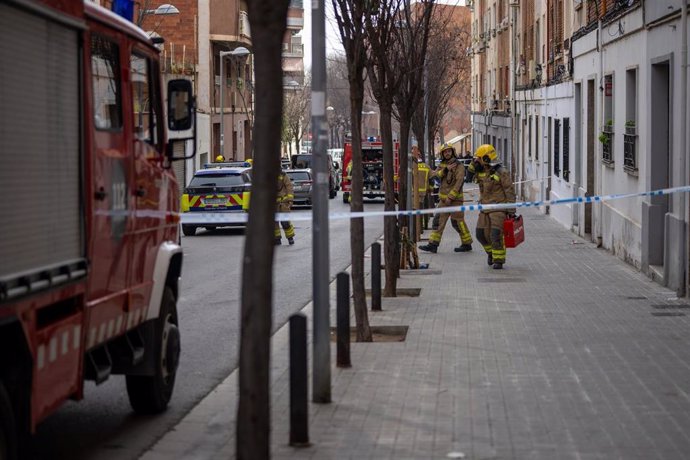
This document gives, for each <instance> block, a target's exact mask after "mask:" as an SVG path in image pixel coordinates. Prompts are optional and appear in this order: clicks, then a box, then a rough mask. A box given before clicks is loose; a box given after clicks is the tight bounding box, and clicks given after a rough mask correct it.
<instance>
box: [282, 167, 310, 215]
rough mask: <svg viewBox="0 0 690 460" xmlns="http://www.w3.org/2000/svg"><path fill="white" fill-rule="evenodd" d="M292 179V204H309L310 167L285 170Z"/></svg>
mask: <svg viewBox="0 0 690 460" xmlns="http://www.w3.org/2000/svg"><path fill="white" fill-rule="evenodd" d="M285 173H286V174H287V175H288V177H289V178H290V180H291V181H292V189H293V192H294V195H295V199H294V200H293V202H292V205H293V207H294V206H311V187H312V176H311V169H288V170H286V171H285Z"/></svg>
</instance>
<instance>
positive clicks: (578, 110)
mask: <svg viewBox="0 0 690 460" xmlns="http://www.w3.org/2000/svg"><path fill="white" fill-rule="evenodd" d="M573 115H574V116H575V120H574V121H575V138H574V139H573V140H574V141H575V145H574V147H575V194H574V196H580V187H582V137H581V136H582V84H581V83H575V113H574V114H573ZM564 163H565V162H564ZM564 167H565V165H564ZM579 225H580V206H573V226H577V227H579ZM577 233H580V232H579V229H578V232H577Z"/></svg>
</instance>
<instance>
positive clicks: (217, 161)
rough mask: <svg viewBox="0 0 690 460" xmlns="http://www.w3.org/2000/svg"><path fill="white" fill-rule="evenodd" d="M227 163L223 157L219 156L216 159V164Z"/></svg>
mask: <svg viewBox="0 0 690 460" xmlns="http://www.w3.org/2000/svg"><path fill="white" fill-rule="evenodd" d="M224 161H225V157H224V156H223V155H218V156H217V157H216V163H223V162H224Z"/></svg>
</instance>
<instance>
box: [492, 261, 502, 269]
mask: <svg viewBox="0 0 690 460" xmlns="http://www.w3.org/2000/svg"><path fill="white" fill-rule="evenodd" d="M501 269H503V264H502V263H501V262H496V263H495V264H494V270H501Z"/></svg>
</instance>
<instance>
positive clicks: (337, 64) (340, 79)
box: [326, 53, 351, 147]
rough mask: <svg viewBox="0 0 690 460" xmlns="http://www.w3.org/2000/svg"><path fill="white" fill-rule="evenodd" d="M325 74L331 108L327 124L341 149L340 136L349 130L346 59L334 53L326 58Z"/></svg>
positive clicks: (348, 91) (348, 88)
mask: <svg viewBox="0 0 690 460" xmlns="http://www.w3.org/2000/svg"><path fill="white" fill-rule="evenodd" d="M326 72H327V84H328V89H327V94H328V106H329V107H332V108H333V110H332V111H331V113H330V114H329V120H328V124H329V125H330V127H331V129H332V131H334V132H333V133H332V136H333V137H335V138H336V139H337V141H338V142H337V143H336V144H337V146H339V147H342V136H343V135H344V134H345V133H347V132H349V131H350V130H351V123H350V110H351V109H350V87H349V82H348V69H347V57H346V56H345V55H343V54H336V53H333V54H331V55H330V56H328V61H327V68H326Z"/></svg>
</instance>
